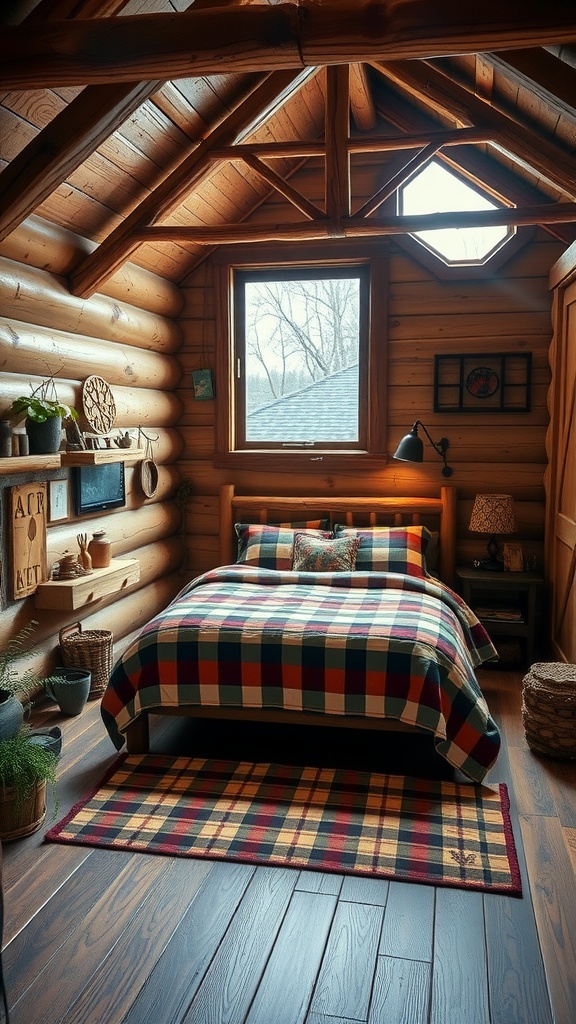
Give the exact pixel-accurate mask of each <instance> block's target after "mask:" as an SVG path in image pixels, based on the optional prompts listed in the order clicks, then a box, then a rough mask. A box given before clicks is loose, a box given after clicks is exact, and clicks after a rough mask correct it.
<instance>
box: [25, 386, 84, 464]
mask: <svg viewBox="0 0 576 1024" xmlns="http://www.w3.org/2000/svg"><path fill="white" fill-rule="evenodd" d="M9 415H10V416H11V417H12V418H13V419H16V421H19V420H22V419H24V422H25V426H26V433H27V435H28V440H29V442H30V454H31V455H47V454H50V453H51V452H57V451H58V449H59V448H60V443H61V441H62V421H63V420H76V419H78V413H77V411H76V409H74V408H73V407H72V406H70V405H65V404H64V403H63V402H60V401H59V400H58V396H57V394H56V385H55V384H54V378H53V377H49V378H48V380H43V381H42V382H41V383H40V384H39V385H38V387H36V388H34V389H33V390H32V392H31V394H30V395H20V397H19V398H15V399H14V401H13V402H12V405H11V406H10V409H9Z"/></svg>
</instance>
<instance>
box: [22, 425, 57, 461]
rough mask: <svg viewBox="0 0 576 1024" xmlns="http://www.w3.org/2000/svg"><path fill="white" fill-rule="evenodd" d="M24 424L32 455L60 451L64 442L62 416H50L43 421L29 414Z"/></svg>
mask: <svg viewBox="0 0 576 1024" xmlns="http://www.w3.org/2000/svg"><path fill="white" fill-rule="evenodd" d="M24 425H25V427H26V433H27V434H28V441H29V443H30V455H51V454H52V453H53V452H57V451H58V449H59V448H60V444H61V443H62V417H61V416H49V417H48V419H47V420H44V422H43V423H38V421H37V420H33V419H31V418H30V416H27V417H26V419H25V421H24Z"/></svg>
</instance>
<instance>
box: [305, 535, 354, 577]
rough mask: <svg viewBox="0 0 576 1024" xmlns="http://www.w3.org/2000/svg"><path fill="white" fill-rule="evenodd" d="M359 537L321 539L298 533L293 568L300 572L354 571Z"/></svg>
mask: <svg viewBox="0 0 576 1024" xmlns="http://www.w3.org/2000/svg"><path fill="white" fill-rule="evenodd" d="M359 543H360V538H359V537H339V538H338V539H337V540H336V539H334V538H320V537H310V536H308V534H304V533H297V534H296V536H295V538H294V554H293V556H292V568H293V569H297V570H298V571H299V572H350V571H351V570H352V569H354V564H355V562H356V552H357V550H358V545H359Z"/></svg>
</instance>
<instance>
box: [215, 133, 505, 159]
mask: <svg viewBox="0 0 576 1024" xmlns="http://www.w3.org/2000/svg"><path fill="white" fill-rule="evenodd" d="M495 134H496V133H495V132H494V130H493V129H487V128H455V129H453V130H449V131H432V132H418V133H417V134H409V133H408V134H406V135H392V136H390V135H382V136H378V135H372V136H370V138H369V139H368V138H366V139H365V138H352V139H347V141H346V146H347V148H348V152H349V153H389V152H395V151H396V150H398V149H421V148H422V147H423V146H428V145H429V144H431V143H436V144H437V145H438V146H439V147H444V146H474V145H480V144H482V143H484V142H491V141H492V140H493V139H494V137H495ZM325 152H326V145H325V143H324V140H323V139H319V140H318V141H316V142H303V141H300V140H298V139H296V140H295V141H294V142H292V141H290V142H254V143H248V142H242V143H239V144H238V145H237V146H221V147H219V148H218V149H214V150H213V152H212V154H211V159H212V160H214V161H216V160H244V159H245V157H247V156H256V157H259V158H260V159H261V160H271V159H274V158H278V159H282V158H286V157H287V158H297V157H299V158H304V159H309V158H310V157H314V156H316V157H318V156H324V154H325Z"/></svg>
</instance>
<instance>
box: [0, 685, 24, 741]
mask: <svg viewBox="0 0 576 1024" xmlns="http://www.w3.org/2000/svg"><path fill="white" fill-rule="evenodd" d="M23 717H24V710H23V708H22V705H21V703H20V701H19V700H18V698H17V697H15V696H14V694H13V693H11V692H10V691H9V690H0V740H9V739H10V738H11V737H12V736H15V735H16V733H17V732H19V731H20V726H21V725H22V719H23Z"/></svg>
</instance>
